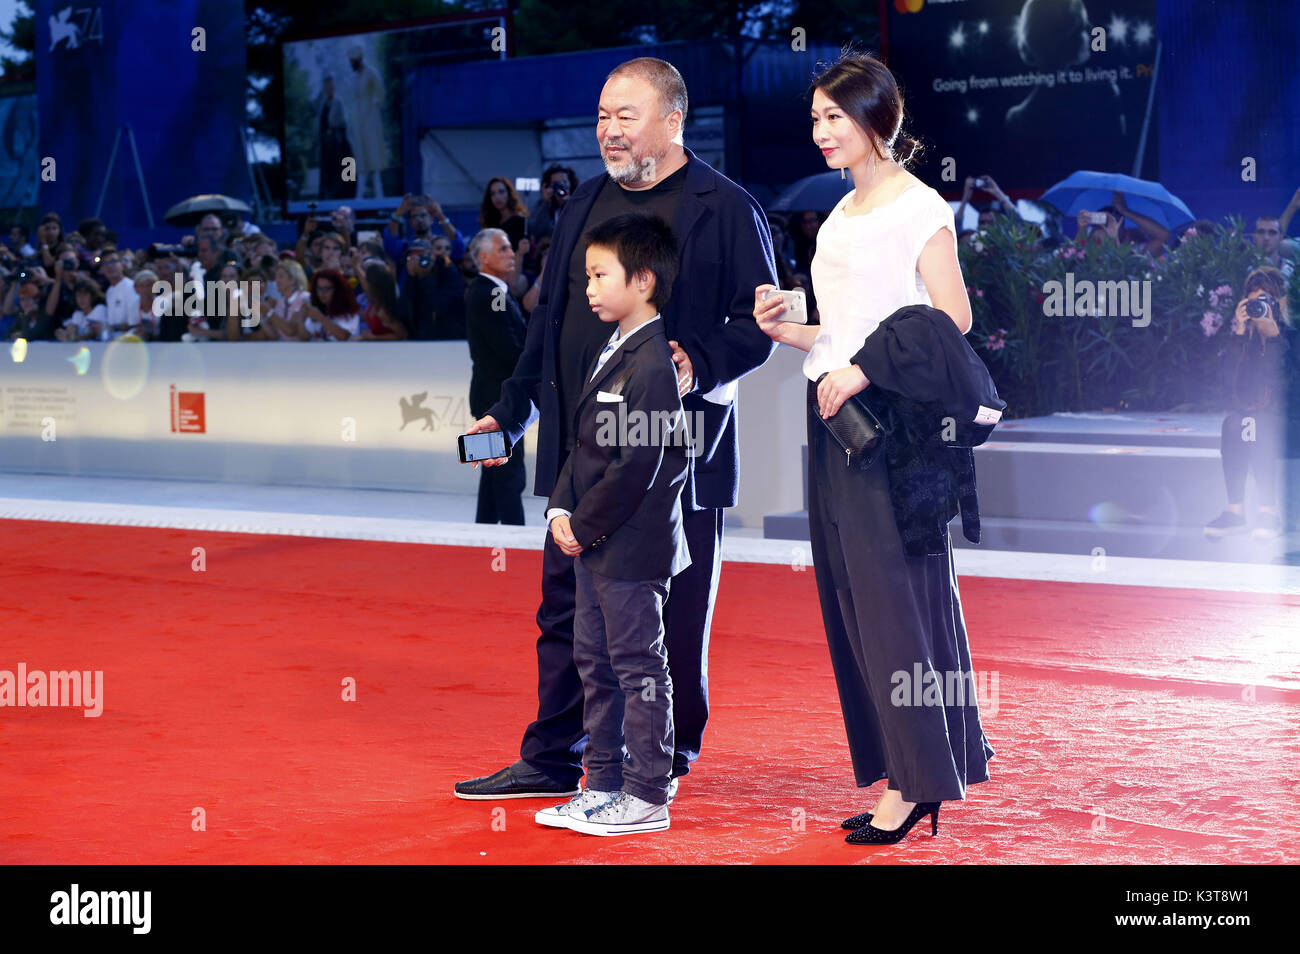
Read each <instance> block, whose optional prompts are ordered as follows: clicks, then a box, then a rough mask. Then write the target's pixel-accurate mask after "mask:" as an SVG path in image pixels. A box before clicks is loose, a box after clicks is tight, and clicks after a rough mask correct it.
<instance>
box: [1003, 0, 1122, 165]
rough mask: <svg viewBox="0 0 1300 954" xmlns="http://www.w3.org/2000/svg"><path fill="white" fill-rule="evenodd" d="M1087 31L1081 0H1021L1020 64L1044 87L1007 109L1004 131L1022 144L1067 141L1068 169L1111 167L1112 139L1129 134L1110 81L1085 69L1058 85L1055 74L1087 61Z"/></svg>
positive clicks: (1017, 29)
mask: <svg viewBox="0 0 1300 954" xmlns="http://www.w3.org/2000/svg"><path fill="white" fill-rule="evenodd" d="M1092 28H1093V25H1092V23H1091V21H1090V20H1089V18H1088V10H1087V8H1086V7H1085V6H1084V5H1083V0H1025V5H1024V6H1023V7H1021V9H1020V16H1019V17H1017V18H1016V25H1015V34H1014V42H1015V44H1016V48H1017V52H1018V53H1019V54H1020V59H1021V60H1022V61H1023V62H1024V64H1025V66H1027V67H1029V68H1030V69H1031V70H1032V71H1034V72H1035V73H1038V74H1039V75H1041V76H1042V77H1043V78H1044V82H1043V83H1041V84H1039V85H1036V86H1034V88H1033V89H1032V90H1031V91H1030V93H1029V95H1028V96H1026V97H1025V98H1024V99H1023V100H1021V101H1020V102H1019V103H1017V104H1016V105H1015V106H1012V107H1011V108H1010V109H1008V110H1007V116H1006V127H1007V132H1008V133H1010V134H1011V135H1012V136H1013V137H1014V138H1017V139H1023V140H1026V141H1029V140H1039V141H1044V140H1046V141H1059V140H1063V139H1068V140H1069V141H1070V143H1071V154H1070V163H1071V168H1093V167H1098V168H1100V167H1101V166H1103V165H1109V164H1112V163H1113V162H1114V160H1115V158H1116V149H1115V140H1116V139H1117V138H1122V137H1124V136H1126V135H1127V134H1128V128H1127V123H1126V121H1125V117H1124V111H1123V106H1122V103H1121V100H1120V91H1119V84H1118V83H1117V82H1116V80H1115V78H1114V77H1113V76H1109V75H1102V72H1101V71H1100V70H1097V71H1094V70H1088V71H1087V72H1086V73H1085V77H1086V80H1085V81H1084V82H1078V83H1075V82H1064V83H1063V82H1060V81H1059V73H1058V72H1057V71H1058V70H1068V69H1076V70H1077V69H1079V68H1081V67H1083V64H1085V63H1088V62H1089V59H1090V58H1091V56H1092V50H1091V46H1090V43H1091V39H1092ZM1094 65H1095V64H1094Z"/></svg>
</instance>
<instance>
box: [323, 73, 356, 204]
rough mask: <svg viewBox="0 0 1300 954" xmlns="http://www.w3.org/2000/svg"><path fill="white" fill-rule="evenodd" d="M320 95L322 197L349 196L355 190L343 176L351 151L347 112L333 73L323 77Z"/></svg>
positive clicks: (354, 192) (344, 197)
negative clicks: (337, 89)
mask: <svg viewBox="0 0 1300 954" xmlns="http://www.w3.org/2000/svg"><path fill="white" fill-rule="evenodd" d="M320 84H321V91H320V96H318V97H317V98H316V115H317V116H318V117H319V130H320V132H319V136H320V197H321V198H322V199H346V198H351V197H352V196H353V195H355V194H356V191H357V185H356V183H355V182H349V181H345V180H344V178H343V160H344V159H345V158H347V157H348V156H350V155H352V144H351V143H349V142H348V125H347V115H346V113H345V112H344V110H343V101H342V100H340V99H339V98H338V96H336V95H335V93H334V76H333V74H331V73H326V74H325V75H324V76H322V77H321V81H320Z"/></svg>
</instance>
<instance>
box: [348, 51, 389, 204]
mask: <svg viewBox="0 0 1300 954" xmlns="http://www.w3.org/2000/svg"><path fill="white" fill-rule="evenodd" d="M348 62H349V63H351V64H352V82H351V84H350V90H349V92H350V99H351V101H350V102H349V104H348V106H349V110H348V141H349V142H350V143H351V144H352V148H353V150H354V153H353V155H354V156H355V157H356V160H357V198H358V199H360V198H364V197H365V194H366V190H367V189H369V190H370V197H371V198H374V199H378V198H380V197H381V196H382V195H383V194H384V186H383V183H382V181H381V179H380V173H381V172H382V171H383V168H384V81H383V79H382V78H380V76H379V72H378V71H377V70H376V69H375V68H374V67H373V66H370V65H369V64H367V63H366V60H365V51H364V50H362V49H361V47H360V46H356V45H354V46H353V47H352V48H351V49H349V50H348Z"/></svg>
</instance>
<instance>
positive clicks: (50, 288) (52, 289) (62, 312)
mask: <svg viewBox="0 0 1300 954" xmlns="http://www.w3.org/2000/svg"><path fill="white" fill-rule="evenodd" d="M80 267H81V263H80V262H79V261H78V259H77V252H76V250H75V249H73V248H72V247H71V246H69V245H61V246H59V250H58V252H57V254H56V255H55V259H54V279H53V280H52V281H50V282H48V283H46V284H47V287H46V290H45V313H46V314H47V315H49V316H50V317H51V318H53V319H54V321H55V324H56V326H58V327H60V328H61V327H62V326H63V323H64V322H65V321H67V320H68V319H69V318H71V317H72V313H73V312H74V311H76V310H77V300H76V294H75V292H74V289H75V288H76V286H77V281H78V280H79V279H80V278H82V277H83V276H82V275H81V274H80V273H79V272H78V269H79V268H80Z"/></svg>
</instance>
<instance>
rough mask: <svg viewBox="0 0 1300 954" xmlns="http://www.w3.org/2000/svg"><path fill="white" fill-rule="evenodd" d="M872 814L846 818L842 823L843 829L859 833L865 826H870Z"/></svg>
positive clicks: (866, 813) (867, 813)
mask: <svg viewBox="0 0 1300 954" xmlns="http://www.w3.org/2000/svg"><path fill="white" fill-rule="evenodd" d="M872 817H873V816H872V814H871V812H863V813H862V814H861V815H854V816H853V817H852V818H846V819H844V821H842V822H840V827H841V828H847V829H848V830H849V831H857V830H858V829H859V828H861V827H862V826H863V825H870V824H871V819H872Z"/></svg>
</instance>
